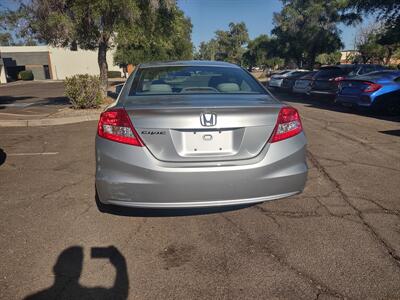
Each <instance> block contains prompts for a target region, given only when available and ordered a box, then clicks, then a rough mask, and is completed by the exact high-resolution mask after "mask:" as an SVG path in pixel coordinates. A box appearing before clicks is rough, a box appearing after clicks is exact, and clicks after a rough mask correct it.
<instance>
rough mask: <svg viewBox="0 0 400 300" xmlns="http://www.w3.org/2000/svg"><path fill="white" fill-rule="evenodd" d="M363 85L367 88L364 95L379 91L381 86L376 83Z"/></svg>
mask: <svg viewBox="0 0 400 300" xmlns="http://www.w3.org/2000/svg"><path fill="white" fill-rule="evenodd" d="M364 84H367V85H368V87H367V88H366V89H365V90H364V92H365V93H373V92H376V91H377V90H379V89H380V88H381V87H382V86H381V85H380V84H377V83H371V82H364Z"/></svg>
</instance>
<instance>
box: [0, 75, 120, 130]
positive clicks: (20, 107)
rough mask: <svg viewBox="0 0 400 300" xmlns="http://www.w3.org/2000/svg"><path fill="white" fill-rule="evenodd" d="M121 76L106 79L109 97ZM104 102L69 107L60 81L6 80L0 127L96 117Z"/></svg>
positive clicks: (1, 93)
mask: <svg viewBox="0 0 400 300" xmlns="http://www.w3.org/2000/svg"><path fill="white" fill-rule="evenodd" d="M123 80H124V79H121V78H116V79H111V80H110V81H109V93H110V95H109V96H110V97H111V98H114V97H115V98H116V95H115V85H116V84H119V83H123ZM106 106H107V104H104V105H102V106H101V107H100V108H98V109H83V110H76V109H72V108H71V105H70V103H69V101H68V98H67V97H66V96H65V94H64V83H63V82H62V81H41V82H35V81H30V82H22V81H18V82H16V83H9V84H6V85H2V86H1V89H0V127H33V126H51V125H64V124H72V123H79V122H85V121H93V120H98V118H99V115H100V113H101V112H102V111H103V110H104V108H105V107H106Z"/></svg>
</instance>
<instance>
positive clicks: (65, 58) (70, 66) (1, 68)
mask: <svg viewBox="0 0 400 300" xmlns="http://www.w3.org/2000/svg"><path fill="white" fill-rule="evenodd" d="M107 63H108V69H109V70H110V71H120V72H122V68H120V67H119V66H115V65H114V63H113V51H108V53H107ZM23 70H31V71H32V73H33V75H34V79H36V80H46V79H48V80H62V79H65V77H68V76H72V75H76V74H90V75H98V74H99V66H98V63H97V51H89V50H81V49H79V50H78V51H71V50H69V49H66V48H54V47H50V46H4V47H3V46H1V47H0V83H6V82H9V81H13V80H16V79H17V77H18V73H19V72H20V71H23Z"/></svg>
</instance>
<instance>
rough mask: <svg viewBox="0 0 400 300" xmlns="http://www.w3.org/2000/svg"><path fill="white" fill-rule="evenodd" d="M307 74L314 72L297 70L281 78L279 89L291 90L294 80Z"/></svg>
mask: <svg viewBox="0 0 400 300" xmlns="http://www.w3.org/2000/svg"><path fill="white" fill-rule="evenodd" d="M309 74H315V72H312V71H297V72H293V73H291V74H289V75H288V76H286V77H285V78H283V81H282V85H281V87H280V88H281V90H283V91H285V92H290V93H291V92H293V87H294V85H295V82H296V81H297V79H299V78H302V77H304V76H306V75H309Z"/></svg>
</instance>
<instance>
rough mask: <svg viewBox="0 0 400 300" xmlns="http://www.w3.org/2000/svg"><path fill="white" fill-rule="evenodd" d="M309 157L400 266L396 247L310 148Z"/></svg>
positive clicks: (399, 257)
mask: <svg viewBox="0 0 400 300" xmlns="http://www.w3.org/2000/svg"><path fill="white" fill-rule="evenodd" d="M307 157H308V158H309V160H310V161H311V163H312V164H313V165H314V166H315V167H316V168H317V169H318V170H319V172H321V174H322V175H324V177H325V178H327V180H328V181H329V182H331V183H332V184H333V185H334V186H335V188H336V190H337V191H338V192H339V193H340V195H341V197H342V198H343V200H344V201H346V202H347V204H348V205H349V206H350V207H351V208H353V209H354V210H355V212H356V215H357V216H358V217H359V218H360V220H361V221H362V224H363V225H364V226H365V227H366V228H367V230H368V232H369V233H370V234H371V235H372V236H373V237H374V238H375V240H376V241H377V242H379V243H380V245H381V246H382V247H383V248H384V249H385V250H386V252H387V253H388V254H389V257H391V259H392V260H393V262H395V265H396V266H397V267H400V256H398V255H397V254H396V251H395V249H393V248H392V247H391V246H390V245H389V244H388V243H387V242H386V241H385V240H384V239H383V238H382V237H381V236H380V235H379V234H378V233H377V232H376V231H375V230H374V228H373V227H372V226H371V225H370V224H369V223H368V222H367V221H366V220H365V219H364V215H363V212H362V211H361V210H359V209H358V208H357V207H356V206H355V205H354V204H353V203H351V201H350V197H349V196H348V195H347V194H346V193H345V192H344V191H343V189H342V186H341V185H340V183H339V182H338V181H337V180H336V179H334V178H333V177H332V176H331V175H330V174H329V173H328V172H327V171H326V169H325V168H324V166H323V165H321V164H320V163H319V161H318V160H317V158H316V157H315V156H314V155H313V154H312V153H311V152H310V151H309V150H308V151H307Z"/></svg>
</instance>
